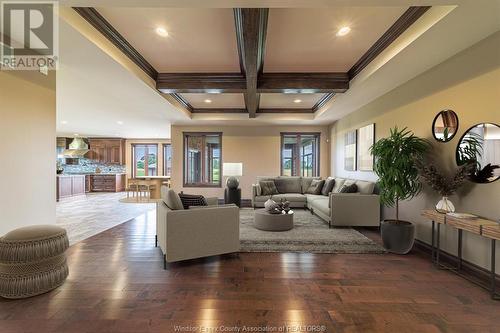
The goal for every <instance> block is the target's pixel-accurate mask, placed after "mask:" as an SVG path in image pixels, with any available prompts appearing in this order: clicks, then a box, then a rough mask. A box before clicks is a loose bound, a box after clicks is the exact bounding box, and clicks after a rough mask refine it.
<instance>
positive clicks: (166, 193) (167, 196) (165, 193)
mask: <svg viewBox="0 0 500 333" xmlns="http://www.w3.org/2000/svg"><path fill="white" fill-rule="evenodd" d="M161 191H162V199H163V202H164V203H165V205H167V207H168V208H170V209H171V210H182V209H184V206H183V205H182V201H181V198H179V195H178V194H177V193H175V191H174V190H172V189H168V188H167V187H166V186H162V188H161Z"/></svg>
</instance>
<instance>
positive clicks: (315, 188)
mask: <svg viewBox="0 0 500 333" xmlns="http://www.w3.org/2000/svg"><path fill="white" fill-rule="evenodd" d="M324 184H325V181H324V180H319V179H313V181H312V182H311V185H309V188H308V189H307V191H306V193H309V194H321V190H322V189H323V186H324Z"/></svg>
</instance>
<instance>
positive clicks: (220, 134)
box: [182, 132, 222, 188]
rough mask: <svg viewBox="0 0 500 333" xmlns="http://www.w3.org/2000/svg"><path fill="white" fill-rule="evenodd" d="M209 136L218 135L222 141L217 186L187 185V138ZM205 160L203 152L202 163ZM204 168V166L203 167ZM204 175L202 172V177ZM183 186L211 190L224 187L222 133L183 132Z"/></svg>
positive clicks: (209, 184) (204, 184) (203, 184)
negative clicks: (209, 188) (208, 188)
mask: <svg viewBox="0 0 500 333" xmlns="http://www.w3.org/2000/svg"><path fill="white" fill-rule="evenodd" d="M207 135H218V136H219V139H220V143H219V149H220V156H219V181H218V183H217V184H212V183H204V182H202V183H196V184H194V183H187V182H186V179H187V173H186V169H187V163H186V162H187V159H186V158H187V155H186V153H187V145H186V143H187V138H188V137H189V136H204V137H206V136H207ZM204 159H205V153H204V152H203V155H202V161H203V160H204ZM202 168H203V166H202ZM203 175H204V171H203V170H202V176H203ZM182 186H183V187H201V188H203V187H211V188H221V187H222V132H182Z"/></svg>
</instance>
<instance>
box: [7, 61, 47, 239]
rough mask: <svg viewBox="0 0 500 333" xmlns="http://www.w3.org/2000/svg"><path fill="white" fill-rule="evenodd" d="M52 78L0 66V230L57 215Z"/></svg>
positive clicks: (44, 221) (10, 228)
mask: <svg viewBox="0 0 500 333" xmlns="http://www.w3.org/2000/svg"><path fill="white" fill-rule="evenodd" d="M55 134H56V94H55V81H54V79H53V77H52V76H51V77H45V76H43V75H41V74H40V73H38V72H32V73H20V72H19V73H6V72H1V71H0V159H1V160H0V186H1V189H2V190H1V191H0V212H1V219H0V235H2V234H4V233H6V232H8V231H10V230H12V229H14V228H18V227H21V226H25V225H31V224H52V223H55V219H56V216H55V214H56V195H55V189H56V184H55V179H56V176H55V175H56V172H55V169H56V164H55V161H56V135H55Z"/></svg>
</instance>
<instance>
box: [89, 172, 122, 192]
mask: <svg viewBox="0 0 500 333" xmlns="http://www.w3.org/2000/svg"><path fill="white" fill-rule="evenodd" d="M125 177H126V175H125V174H109V175H106V174H102V175H91V176H90V191H91V192H122V191H125Z"/></svg>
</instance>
